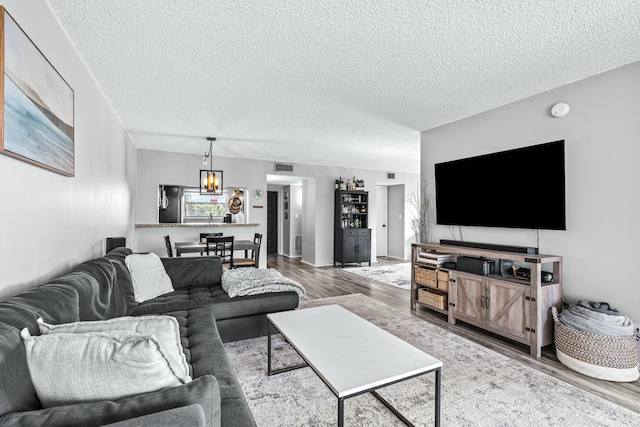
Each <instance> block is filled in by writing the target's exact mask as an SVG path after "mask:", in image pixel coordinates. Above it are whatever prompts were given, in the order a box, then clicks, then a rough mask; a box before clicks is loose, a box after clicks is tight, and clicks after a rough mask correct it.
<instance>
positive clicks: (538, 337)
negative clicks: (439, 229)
mask: <svg viewBox="0 0 640 427" xmlns="http://www.w3.org/2000/svg"><path fill="white" fill-rule="evenodd" d="M425 251H429V252H433V253H439V254H451V255H453V257H454V261H455V260H457V257H458V256H470V257H477V258H482V259H486V260H493V261H495V264H496V269H497V270H499V268H498V265H499V264H500V261H502V262H508V263H512V264H514V265H516V266H519V267H526V268H529V269H530V277H529V278H528V279H518V278H515V277H513V276H511V275H509V274H505V275H502V274H501V272H500V271H496V273H495V274H490V275H486V276H485V275H481V274H474V273H468V272H463V271H458V270H451V269H447V268H444V267H443V266H436V267H430V266H428V265H425V264H424V263H421V262H420V261H419V260H420V257H418V253H420V252H422V253H424V252H425ZM412 263H413V266H412V276H411V308H412V309H416V305H420V306H422V307H427V308H429V309H432V310H435V311H438V312H440V313H443V314H446V315H447V316H448V321H449V323H451V324H455V323H456V321H461V322H465V323H469V324H472V325H474V326H477V327H480V328H483V329H485V330H487V331H490V332H493V333H495V334H498V335H501V336H503V337H505V338H509V339H511V340H514V341H517V342H520V343H522V344H525V345H528V346H529V348H530V354H531V356H533V357H537V358H539V357H540V356H541V354H542V347H544V346H546V345H549V344H551V343H552V342H553V318H552V317H551V307H556V308H557V309H560V308H561V307H562V257H561V256H557V255H541V254H536V255H532V254H522V253H516V252H505V251H498V250H486V249H476V248H467V247H462V246H449V245H441V244H438V243H424V244H422V243H420V244H417V243H414V244H413V245H412ZM430 268H432V269H433V270H435V273H436V274H441V273H442V272H447V273H448V277H449V286H448V289H447V290H446V299H447V307H446V308H445V309H444V310H443V309H436V308H434V307H432V306H430V305H429V304H424V303H421V301H420V300H419V294H420V293H423V294H424V292H425V289H427V288H429V286H425V282H424V280H421V279H420V278H419V276H420V274H423V273H424V270H425V269H430ZM544 271H548V272H551V273H552V274H553V279H552V280H551V281H549V282H543V281H542V273H543V272H544ZM419 273H420V274H419ZM417 277H418V278H417ZM416 278H417V279H416ZM438 283H439V282H438ZM427 285H428V284H427ZM440 288H441V286H439V285H438V289H437V290H435V291H434V290H430V291H432V292H436V291H438V292H440V293H441V294H443V295H444V294H445V292H442V291H440Z"/></svg>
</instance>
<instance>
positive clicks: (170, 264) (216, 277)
mask: <svg viewBox="0 0 640 427" xmlns="http://www.w3.org/2000/svg"><path fill="white" fill-rule="evenodd" d="M162 263H163V264H164V268H165V270H166V271H167V274H168V275H169V277H170V278H171V284H172V285H173V287H174V289H179V288H185V287H212V286H218V285H220V284H221V282H220V278H221V277H222V263H221V262H220V257H218V256H206V257H184V258H183V257H177V258H162Z"/></svg>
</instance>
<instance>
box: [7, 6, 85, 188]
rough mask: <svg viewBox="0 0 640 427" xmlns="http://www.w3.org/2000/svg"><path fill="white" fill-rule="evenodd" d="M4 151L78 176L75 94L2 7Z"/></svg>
mask: <svg viewBox="0 0 640 427" xmlns="http://www.w3.org/2000/svg"><path fill="white" fill-rule="evenodd" d="M0 67H1V68H2V71H3V81H2V82H0V95H2V109H1V110H2V111H1V114H0V115H1V117H0V119H1V120H0V131H1V133H2V135H1V136H2V137H1V138H0V152H1V153H2V154H5V155H8V156H11V157H15V158H17V159H20V160H23V161H25V162H28V163H31V164H34V165H36V166H40V167H42V168H45V169H48V170H51V171H53V172H57V173H59V174H62V175H66V176H74V174H75V162H74V159H75V155H74V153H75V143H74V123H73V122H74V105H73V104H74V97H73V89H71V87H70V86H69V85H68V84H67V82H65V81H64V79H63V78H62V76H60V74H58V72H57V71H56V69H55V68H54V67H53V66H52V65H51V63H49V61H48V60H47V58H45V56H44V55H43V54H42V52H40V50H39V49H38V48H37V47H36V45H35V44H33V42H32V41H31V39H29V37H28V36H27V35H26V34H25V33H24V31H22V29H21V28H20V26H19V25H18V24H17V23H16V22H15V21H14V20H13V18H12V17H11V15H9V13H8V12H7V11H6V9H5V8H4V7H1V6H0Z"/></svg>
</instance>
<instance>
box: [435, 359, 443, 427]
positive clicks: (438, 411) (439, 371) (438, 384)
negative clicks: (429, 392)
mask: <svg viewBox="0 0 640 427" xmlns="http://www.w3.org/2000/svg"><path fill="white" fill-rule="evenodd" d="M441 375H442V372H441V370H440V368H438V369H436V396H435V401H436V408H435V418H436V423H435V424H436V427H440V381H441Z"/></svg>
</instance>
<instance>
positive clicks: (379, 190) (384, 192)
mask: <svg viewBox="0 0 640 427" xmlns="http://www.w3.org/2000/svg"><path fill="white" fill-rule="evenodd" d="M376 199H377V201H376V219H377V225H376V256H377V257H378V256H387V250H388V244H387V241H388V235H387V233H388V230H389V229H388V227H387V223H388V219H389V218H388V213H389V205H388V189H387V187H383V186H378V187H376Z"/></svg>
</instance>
